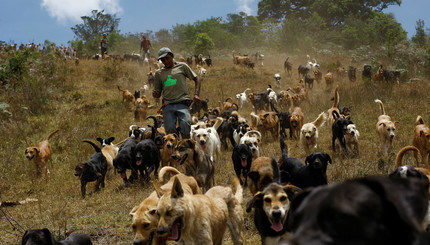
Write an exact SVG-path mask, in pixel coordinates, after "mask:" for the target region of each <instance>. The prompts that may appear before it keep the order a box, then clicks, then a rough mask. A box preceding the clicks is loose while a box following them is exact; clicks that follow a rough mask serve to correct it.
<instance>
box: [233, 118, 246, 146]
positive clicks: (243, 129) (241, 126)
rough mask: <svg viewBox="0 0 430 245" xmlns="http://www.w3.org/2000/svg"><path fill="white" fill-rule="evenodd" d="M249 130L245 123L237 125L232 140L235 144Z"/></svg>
mask: <svg viewBox="0 0 430 245" xmlns="http://www.w3.org/2000/svg"><path fill="white" fill-rule="evenodd" d="M249 130H250V128H249V125H248V124H246V123H239V124H238V125H237V128H235V129H234V131H233V138H234V142H235V143H236V144H239V142H240V139H241V138H242V137H243V136H244V135H245V134H246V132H248V131H249Z"/></svg>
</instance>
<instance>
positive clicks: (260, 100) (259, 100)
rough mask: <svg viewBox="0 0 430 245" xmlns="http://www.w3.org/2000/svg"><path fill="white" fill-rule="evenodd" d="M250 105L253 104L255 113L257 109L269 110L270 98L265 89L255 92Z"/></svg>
mask: <svg viewBox="0 0 430 245" xmlns="http://www.w3.org/2000/svg"><path fill="white" fill-rule="evenodd" d="M252 105H254V108H255V113H257V112H258V111H259V110H266V111H267V110H269V105H270V100H269V94H268V92H267V91H265V92H261V93H258V94H256V95H255V98H254V100H253V101H252Z"/></svg>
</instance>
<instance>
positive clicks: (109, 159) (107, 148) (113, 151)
mask: <svg viewBox="0 0 430 245" xmlns="http://www.w3.org/2000/svg"><path fill="white" fill-rule="evenodd" d="M114 140H115V137H109V138H106V139H103V138H101V137H98V138H97V141H98V142H100V145H101V150H102V154H103V156H104V157H105V158H106V163H107V166H108V169H107V172H108V173H109V172H113V171H114V167H113V159H115V157H116V156H117V155H118V150H119V147H118V146H117V145H115V144H113V143H112V142H113V141H114ZM107 175H108V174H107ZM108 176H109V175H108Z"/></svg>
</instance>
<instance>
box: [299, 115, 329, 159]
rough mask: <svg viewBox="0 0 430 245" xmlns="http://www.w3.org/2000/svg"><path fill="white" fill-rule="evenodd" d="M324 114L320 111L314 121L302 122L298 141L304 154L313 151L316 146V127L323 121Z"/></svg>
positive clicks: (324, 118)
mask: <svg viewBox="0 0 430 245" xmlns="http://www.w3.org/2000/svg"><path fill="white" fill-rule="evenodd" d="M325 120H326V116H325V113H324V112H321V113H320V114H319V115H318V117H317V119H315V121H313V122H310V123H305V124H303V126H302V128H301V130H300V132H301V134H300V141H301V143H302V146H303V148H304V150H305V152H306V156H308V155H309V154H311V153H314V152H315V151H316V150H317V148H318V128H319V127H320V126H321V125H323V124H324V123H325Z"/></svg>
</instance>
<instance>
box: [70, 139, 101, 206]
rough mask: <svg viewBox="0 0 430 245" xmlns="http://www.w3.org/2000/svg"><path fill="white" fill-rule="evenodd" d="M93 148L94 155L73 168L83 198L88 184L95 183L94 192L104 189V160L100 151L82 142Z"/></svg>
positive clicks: (96, 147) (91, 143) (95, 146)
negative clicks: (79, 182)
mask: <svg viewBox="0 0 430 245" xmlns="http://www.w3.org/2000/svg"><path fill="white" fill-rule="evenodd" d="M83 142H86V143H88V144H90V145H92V146H93V147H94V149H95V150H96V153H94V154H92V155H91V156H90V158H88V160H86V161H82V162H79V163H78V164H77V165H76V167H75V176H78V177H79V180H80V181H81V194H82V198H85V194H86V186H87V183H88V182H93V181H97V182H96V187H95V188H96V191H99V190H100V185H101V186H102V188H104V187H105V176H106V171H107V162H106V158H105V157H104V156H103V154H102V151H101V149H100V148H99V147H98V146H97V145H96V144H94V143H93V142H91V141H88V140H84V141H83Z"/></svg>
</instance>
